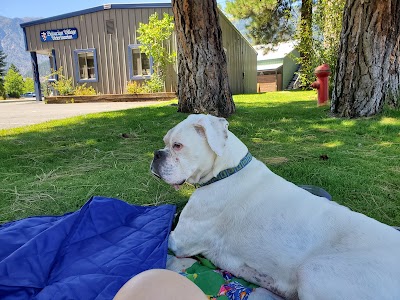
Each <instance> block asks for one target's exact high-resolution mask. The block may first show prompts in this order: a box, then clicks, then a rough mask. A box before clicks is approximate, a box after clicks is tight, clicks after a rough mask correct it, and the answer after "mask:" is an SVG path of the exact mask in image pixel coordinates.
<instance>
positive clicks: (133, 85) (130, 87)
mask: <svg viewBox="0 0 400 300" xmlns="http://www.w3.org/2000/svg"><path fill="white" fill-rule="evenodd" d="M126 93H127V94H141V93H145V91H144V88H143V87H142V85H141V84H140V83H138V82H137V81H129V82H128V84H127V86H126Z"/></svg>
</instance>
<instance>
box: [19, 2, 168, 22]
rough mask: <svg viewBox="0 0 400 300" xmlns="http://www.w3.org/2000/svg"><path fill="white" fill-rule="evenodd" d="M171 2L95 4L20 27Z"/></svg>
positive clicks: (154, 6)
mask: <svg viewBox="0 0 400 300" xmlns="http://www.w3.org/2000/svg"><path fill="white" fill-rule="evenodd" d="M171 7H172V6H171V2H160V3H138V4H104V5H101V6H96V7H92V8H87V9H83V10H78V11H74V12H70V13H66V14H62V15H58V16H54V17H50V18H44V19H39V20H35V21H31V22H25V23H21V24H20V26H21V27H22V28H25V27H28V26H32V25H38V24H43V23H47V22H52V21H58V20H62V19H66V18H71V17H76V16H81V15H85V14H90V13H95V12H98V11H102V10H109V9H124V8H171Z"/></svg>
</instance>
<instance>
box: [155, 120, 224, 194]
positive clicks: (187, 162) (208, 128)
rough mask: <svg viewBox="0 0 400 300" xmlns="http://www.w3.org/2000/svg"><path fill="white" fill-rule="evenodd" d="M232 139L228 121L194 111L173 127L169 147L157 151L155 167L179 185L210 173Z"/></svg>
mask: <svg viewBox="0 0 400 300" xmlns="http://www.w3.org/2000/svg"><path fill="white" fill-rule="evenodd" d="M227 139H228V122H227V121H226V120H225V119H224V118H217V117H214V116H211V115H190V116H188V117H187V118H186V119H185V120H184V121H182V122H181V123H179V124H178V125H176V126H175V127H174V128H172V129H170V130H169V131H168V133H167V134H166V135H165V137H164V143H165V148H164V149H160V150H157V151H155V152H154V158H153V161H152V163H151V171H152V173H153V174H154V175H156V176H157V177H159V178H161V179H163V180H164V181H165V182H167V183H168V184H170V185H172V186H174V187H175V188H176V189H178V188H179V187H180V185H182V184H183V183H184V182H185V181H187V182H189V183H192V184H194V183H198V182H200V181H201V180H202V179H204V177H205V176H207V175H208V174H210V172H211V170H212V168H213V165H214V161H215V159H216V157H217V156H222V155H223V153H224V150H225V144H226V141H227Z"/></svg>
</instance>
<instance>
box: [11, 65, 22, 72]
mask: <svg viewBox="0 0 400 300" xmlns="http://www.w3.org/2000/svg"><path fill="white" fill-rule="evenodd" d="M10 69H11V70H13V71H14V72H15V73H19V74H21V72H20V71H19V69H18V68H17V67H16V66H15V65H14V64H11V66H10Z"/></svg>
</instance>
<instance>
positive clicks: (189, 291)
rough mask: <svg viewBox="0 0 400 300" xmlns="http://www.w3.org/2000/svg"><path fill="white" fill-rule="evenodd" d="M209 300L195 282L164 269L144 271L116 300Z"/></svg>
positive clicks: (122, 289) (128, 284)
mask: <svg viewBox="0 0 400 300" xmlns="http://www.w3.org/2000/svg"><path fill="white" fill-rule="evenodd" d="M131 299H132V300H134V299H141V300H157V299H164V300H187V299H191V300H207V299H208V298H207V297H206V295H205V294H204V293H203V292H202V291H201V290H200V288H198V287H197V286H196V285H195V284H194V283H193V282H191V281H190V280H189V279H187V278H185V277H184V276H182V275H179V274H178V273H175V272H173V271H169V270H163V269H153V270H148V271H144V272H142V273H140V274H138V275H136V276H135V277H133V278H132V279H131V280H129V281H128V282H127V283H125V284H124V286H123V287H122V288H121V289H120V290H119V291H118V293H117V294H116V295H115V297H114V300H131Z"/></svg>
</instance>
